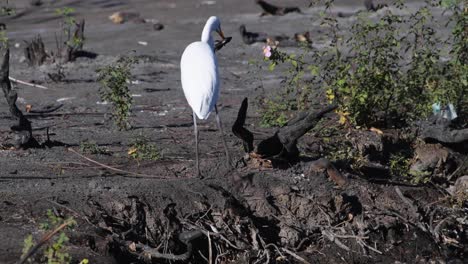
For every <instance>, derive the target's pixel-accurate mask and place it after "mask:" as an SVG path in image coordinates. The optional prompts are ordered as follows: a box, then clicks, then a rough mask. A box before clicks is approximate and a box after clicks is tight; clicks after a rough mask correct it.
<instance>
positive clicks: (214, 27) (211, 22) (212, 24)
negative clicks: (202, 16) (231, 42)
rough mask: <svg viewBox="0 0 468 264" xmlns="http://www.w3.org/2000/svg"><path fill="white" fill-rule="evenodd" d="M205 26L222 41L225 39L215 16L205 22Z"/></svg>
mask: <svg viewBox="0 0 468 264" xmlns="http://www.w3.org/2000/svg"><path fill="white" fill-rule="evenodd" d="M206 24H207V25H210V28H211V30H213V31H216V33H218V34H219V36H220V37H221V38H222V39H225V37H224V33H223V31H222V30H221V21H219V18H218V17H216V16H212V17H210V18H209V19H208V21H206Z"/></svg>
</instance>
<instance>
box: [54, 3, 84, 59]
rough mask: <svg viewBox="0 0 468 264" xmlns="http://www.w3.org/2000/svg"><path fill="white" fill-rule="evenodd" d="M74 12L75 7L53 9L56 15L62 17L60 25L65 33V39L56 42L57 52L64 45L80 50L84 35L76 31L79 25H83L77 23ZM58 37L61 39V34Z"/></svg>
mask: <svg viewBox="0 0 468 264" xmlns="http://www.w3.org/2000/svg"><path fill="white" fill-rule="evenodd" d="M74 12H75V9H74V8H71V7H63V8H57V9H56V10H55V13H56V14H57V15H58V16H61V17H62V21H61V22H60V27H61V29H62V32H63V33H62V34H64V35H65V39H66V40H65V41H60V42H59V43H57V46H58V51H57V52H58V53H59V54H60V52H61V50H63V49H64V48H65V47H64V45H65V46H66V47H67V48H68V49H71V50H80V49H81V48H82V47H83V45H84V40H85V39H84V35H83V34H79V33H78V32H79V31H80V29H79V27H80V26H84V25H80V23H77V21H76V18H75V17H74V16H73V13H74ZM60 38H61V39H62V35H61V36H60ZM62 43H64V45H63V44H62ZM60 55H61V54H60Z"/></svg>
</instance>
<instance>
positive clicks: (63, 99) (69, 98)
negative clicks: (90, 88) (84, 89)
mask: <svg viewBox="0 0 468 264" xmlns="http://www.w3.org/2000/svg"><path fill="white" fill-rule="evenodd" d="M75 98H76V97H62V98H59V99H57V102H63V101H70V100H72V99H75Z"/></svg>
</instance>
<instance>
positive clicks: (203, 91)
mask: <svg viewBox="0 0 468 264" xmlns="http://www.w3.org/2000/svg"><path fill="white" fill-rule="evenodd" d="M180 68H181V80H182V88H183V89H184V94H185V98H187V101H188V103H189V105H190V107H192V110H193V111H194V112H195V114H196V115H197V116H198V118H200V119H206V118H208V116H209V114H210V112H211V111H212V110H213V108H214V106H215V104H216V101H217V100H218V95H219V76H218V66H217V62H216V57H215V55H214V53H213V50H212V49H211V47H210V46H209V45H208V44H207V43H203V42H194V43H192V44H190V45H189V46H188V47H187V48H186V49H185V51H184V53H183V54H182V59H181V61H180Z"/></svg>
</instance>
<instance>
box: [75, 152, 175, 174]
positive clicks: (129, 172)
mask: <svg viewBox="0 0 468 264" xmlns="http://www.w3.org/2000/svg"><path fill="white" fill-rule="evenodd" d="M68 151H70V152H73V153H75V154H76V155H78V156H80V157H81V158H83V159H85V160H87V161H89V162H91V163H94V164H96V165H99V166H101V167H103V168H106V169H108V170H111V171H115V172H120V173H128V174H131V175H134V176H140V177H148V178H160V179H168V178H166V177H161V176H155V175H148V174H142V173H136V172H131V171H126V170H121V169H117V168H114V167H111V166H109V165H106V164H102V163H100V162H98V161H95V160H93V159H91V158H88V157H86V156H84V155H82V154H80V153H78V152H77V151H75V150H74V149H72V148H68ZM123 176H124V177H125V176H126V175H123Z"/></svg>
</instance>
